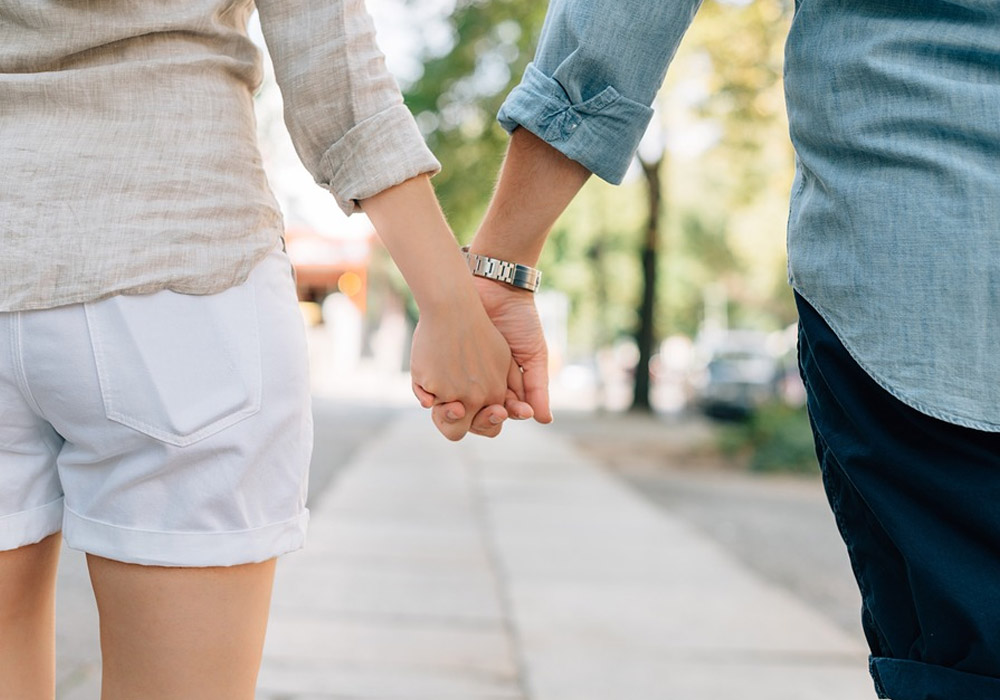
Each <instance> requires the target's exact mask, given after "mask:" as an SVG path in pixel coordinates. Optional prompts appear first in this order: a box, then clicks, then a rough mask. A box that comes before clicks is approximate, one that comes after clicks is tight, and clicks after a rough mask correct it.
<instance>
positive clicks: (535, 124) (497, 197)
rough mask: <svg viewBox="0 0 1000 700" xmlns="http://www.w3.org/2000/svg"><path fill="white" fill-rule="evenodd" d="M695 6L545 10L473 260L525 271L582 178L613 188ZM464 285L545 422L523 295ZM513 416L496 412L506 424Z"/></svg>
mask: <svg viewBox="0 0 1000 700" xmlns="http://www.w3.org/2000/svg"><path fill="white" fill-rule="evenodd" d="M700 4H701V0H671V1H670V2H649V1H648V0H552V3H551V4H550V5H549V10H548V14H547V15H546V19H545V26H544V27H543V30H542V36H541V40H540V42H539V46H538V50H537V52H536V55H535V60H534V61H533V63H531V64H530V65H529V66H528V69H527V71H526V72H525V75H524V77H523V79H522V81H521V84H520V85H519V86H518V87H516V88H515V89H514V90H513V91H512V92H511V94H510V95H509V96H508V97H507V100H506V101H505V102H504V104H503V107H501V109H500V114H499V115H498V118H499V121H500V123H501V125H502V126H503V127H504V128H505V129H507V130H508V131H509V132H511V133H512V136H511V141H510V145H509V148H508V152H507V158H506V160H505V161H504V165H503V168H502V169H501V173H500V179H499V181H498V183H497V188H496V192H495V193H494V196H493V199H492V201H491V203H490V206H489V209H488V210H487V214H486V217H485V219H484V221H483V223H482V225H481V227H480V229H479V232H478V233H477V234H476V237H475V240H474V241H473V243H472V247H471V250H472V252H474V253H479V254H481V255H488V256H490V257H494V258H499V259H501V260H507V261H510V262H516V263H521V264H524V265H530V266H534V265H535V263H536V262H537V260H538V257H539V255H540V253H541V250H542V247H543V245H544V243H545V239H546V237H547V236H548V233H549V230H550V229H551V228H552V225H553V224H554V223H555V221H556V219H557V218H558V217H559V215H560V214H562V212H563V210H564V209H565V208H566V207H567V206H568V205H569V203H570V201H572V199H573V197H574V196H575V195H576V194H577V192H579V190H580V188H581V187H583V184H584V183H585V182H586V181H587V178H588V177H589V176H590V174H591V173H594V174H596V175H598V176H599V177H601V178H603V179H605V180H607V181H609V182H612V183H615V184H617V183H619V182H621V180H622V178H623V177H624V175H625V172H626V170H627V169H628V166H629V164H630V163H631V161H632V157H633V155H634V154H635V151H636V149H637V148H638V145H639V141H640V139H641V138H642V135H643V133H644V132H645V130H646V127H647V125H648V124H649V120H650V118H651V117H652V114H653V112H652V109H651V108H650V105H651V104H652V102H653V99H654V98H655V96H656V93H657V91H658V90H659V88H660V85H661V84H662V82H663V78H664V76H665V74H666V70H667V65H668V64H669V63H670V60H671V59H672V58H673V56H674V53H675V52H676V50H677V46H678V44H680V41H681V38H682V37H683V35H684V32H685V31H686V30H687V28H688V26H689V25H690V23H691V20H692V18H693V17H694V14H695V12H697V10H698V7H699V6H700ZM475 283H476V285H477V287H478V289H479V293H480V296H481V297H482V299H483V305H484V306H485V307H486V311H487V313H488V314H489V315H490V318H491V319H492V320H493V322H494V324H495V325H496V327H497V329H498V330H499V331H500V332H501V333H502V334H503V335H504V337H505V338H506V340H507V342H508V343H509V345H510V348H511V352H512V354H513V356H514V359H515V361H516V362H517V363H518V364H519V365H520V366H521V368H522V370H523V373H524V374H523V379H524V389H525V392H526V393H525V398H526V400H527V403H528V404H529V405H530V406H531V407H532V408H533V409H534V413H535V418H536V419H537V420H539V421H540V422H543V423H547V422H549V421H551V420H552V414H551V411H550V409H549V399H548V358H547V350H546V347H545V340H544V337H543V335H542V328H541V323H540V322H539V318H538V312H537V310H536V309H535V305H534V300H533V299H532V296H531V294H530V293H529V292H525V291H523V290H519V289H515V288H513V287H510V286H507V285H504V284H503V283H497V282H493V281H490V280H484V279H481V278H476V280H475ZM522 408H523V407H521V406H519V405H518V403H517V402H508V404H507V409H508V411H509V412H510V413H511V414H512V415H515V416H516V415H518V414H519V413H522V412H523V411H522Z"/></svg>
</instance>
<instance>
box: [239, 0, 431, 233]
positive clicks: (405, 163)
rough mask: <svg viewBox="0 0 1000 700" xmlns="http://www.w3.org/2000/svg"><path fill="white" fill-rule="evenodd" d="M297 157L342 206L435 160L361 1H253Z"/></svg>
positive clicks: (350, 208) (427, 170) (349, 207)
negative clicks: (377, 41) (377, 40)
mask: <svg viewBox="0 0 1000 700" xmlns="http://www.w3.org/2000/svg"><path fill="white" fill-rule="evenodd" d="M256 2H257V9H258V11H259V12H260V23H261V29H262V30H263V33H264V39H265V41H266V42H267V47H268V52H269V53H270V54H271V59H272V61H273V63H274V72H275V77H276V78H277V81H278V87H279V88H280V89H281V94H282V98H283V99H284V103H285V123H286V124H287V126H288V131H289V133H290V134H291V136H292V142H293V143H294V144H295V150H296V151H297V152H298V154H299V158H300V159H301V160H302V162H303V164H304V165H305V166H306V168H307V169H308V170H309V172H310V173H311V174H312V176H313V178H315V180H316V182H317V183H319V184H320V185H321V186H323V187H325V188H327V189H328V190H330V192H331V193H332V194H333V195H334V197H335V198H336V199H337V203H338V204H339V205H340V207H341V208H342V209H343V210H344V211H345V212H347V213H348V214H350V213H352V212H354V211H355V209H356V208H357V202H358V201H359V200H362V199H365V198H367V197H370V196H372V195H375V194H378V193H379V192H382V191H383V190H386V189H388V188H390V187H392V186H393V185H398V184H399V183H401V182H404V181H405V180H408V179H410V178H412V177H415V176H417V175H420V174H434V173H436V172H437V171H438V170H440V168H441V166H440V164H439V163H438V161H437V159H436V158H435V157H434V155H433V154H432V153H431V152H430V150H428V148H427V146H426V144H425V143H424V140H423V137H422V136H421V134H420V130H419V129H418V128H417V125H416V122H415V121H414V119H413V115H412V114H411V113H410V111H409V110H408V109H407V108H406V106H405V105H404V104H403V98H402V95H401V94H400V91H399V86H398V85H397V84H396V81H395V80H394V79H393V77H392V76H391V75H390V74H389V72H388V70H387V69H386V66H385V60H384V57H383V55H382V53H381V52H380V51H379V49H378V47H377V45H376V43H375V27H374V24H373V23H372V20H371V17H370V16H369V15H368V12H367V11H366V10H365V5H364V1H363V0H256Z"/></svg>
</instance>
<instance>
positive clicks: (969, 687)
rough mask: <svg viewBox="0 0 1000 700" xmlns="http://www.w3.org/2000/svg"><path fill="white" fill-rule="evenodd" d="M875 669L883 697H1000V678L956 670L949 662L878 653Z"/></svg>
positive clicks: (904, 699) (913, 699) (942, 699)
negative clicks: (939, 663)
mask: <svg viewBox="0 0 1000 700" xmlns="http://www.w3.org/2000/svg"><path fill="white" fill-rule="evenodd" d="M871 672H872V678H874V679H875V687H876V688H877V690H878V693H879V697H880V698H891V699H892V700H954V699H955V698H1000V679H997V678H992V677H990V676H981V675H978V674H976V673H965V672H964V671H956V670H955V669H953V668H948V667H947V666H935V665H934V664H927V663H922V662H920V661H910V660H907V659H891V658H885V657H877V656H876V657H872V659H871Z"/></svg>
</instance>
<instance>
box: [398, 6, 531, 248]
mask: <svg viewBox="0 0 1000 700" xmlns="http://www.w3.org/2000/svg"><path fill="white" fill-rule="evenodd" d="M545 6H546V4H545V3H541V2H535V1H532V0H478V1H477V0H460V2H459V3H458V6H457V7H456V9H455V11H454V13H452V15H451V17H450V18H449V22H450V24H451V27H452V30H453V33H454V36H455V43H454V45H453V46H452V48H451V50H450V51H449V52H448V53H446V54H444V55H443V56H436V57H434V56H432V57H427V60H426V61H425V63H424V73H423V75H422V76H421V78H420V79H419V80H417V81H416V83H414V84H413V85H412V86H410V87H409V88H408V89H407V90H405V98H406V102H407V105H408V106H409V107H410V109H411V110H412V111H413V113H414V114H415V115H416V117H417V120H418V123H419V124H420V125H421V129H422V130H423V132H424V135H425V137H426V138H427V142H428V145H429V146H430V148H431V150H432V151H434V153H435V154H436V155H437V156H438V158H439V159H440V160H441V162H442V164H443V166H444V168H443V170H442V172H441V174H440V175H438V176H437V177H436V178H435V179H434V186H435V189H436V190H437V193H438V197H439V198H440V199H441V203H442V206H443V207H444V210H445V212H446V213H447V214H448V216H449V219H450V220H451V222H452V225H453V226H454V228H455V230H456V232H457V233H458V235H459V237H460V238H462V239H463V240H467V239H469V238H471V236H472V233H473V232H474V231H475V227H476V225H477V224H478V223H479V220H480V219H481V218H482V214H483V213H484V211H485V209H486V204H487V202H488V200H489V196H490V194H491V193H492V191H493V182H494V180H495V178H496V173H497V170H498V169H499V167H500V163H501V161H502V159H503V153H504V150H505V149H506V146H507V135H506V134H505V133H504V132H503V130H502V129H501V128H500V127H499V126H497V125H496V123H495V119H496V113H497V111H498V110H499V109H500V105H501V104H503V100H504V98H505V97H506V96H507V93H509V92H510V91H511V90H512V89H513V88H514V87H515V86H516V85H517V83H518V82H520V79H521V75H522V74H523V73H524V69H525V67H526V66H527V64H528V62H529V61H530V60H531V57H532V55H533V54H534V46H535V44H536V42H537V38H538V34H539V32H540V31H541V27H542V22H543V20H544V19H545Z"/></svg>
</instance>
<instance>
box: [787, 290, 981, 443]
mask: <svg viewBox="0 0 1000 700" xmlns="http://www.w3.org/2000/svg"><path fill="white" fill-rule="evenodd" d="M792 289H794V290H795V293H796V294H798V295H799V296H800V297H802V298H803V299H805V300H806V301H807V302H808V303H809V305H810V306H811V307H813V308H814V309H815V310H816V313H818V314H819V315H820V316H821V317H822V318H823V320H824V321H825V322H826V324H827V325H828V326H830V329H831V330H832V331H833V332H834V334H835V335H836V336H837V339H838V340H839V341H840V343H841V345H843V346H844V349H845V350H847V352H848V354H849V355H850V356H851V359H853V360H854V361H855V362H856V363H857V364H858V366H859V367H861V369H863V370H864V372H865V374H867V375H868V376H869V377H871V378H872V381H874V382H875V383H876V384H878V385H879V386H880V387H882V388H883V389H885V390H886V391H887V392H889V393H890V394H892V396H893V397H894V398H896V399H898V400H899V401H901V402H903V403H904V404H906V405H907V406H909V407H910V408H912V409H914V410H915V411H919V412H920V413H923V414H924V415H926V416H930V417H931V418H935V419H937V420H941V421H944V422H946V423H951V424H952V425H957V426H960V427H962V428H970V429H972V430H979V431H982V432H987V433H1000V423H991V422H989V421H984V420H982V419H978V418H970V417H968V416H963V415H959V414H957V413H952V412H950V411H948V410H946V409H943V408H939V407H935V406H929V405H927V404H926V403H924V402H922V401H918V400H916V399H914V398H912V397H910V396H907V394H906V392H904V391H901V390H900V389H898V388H897V387H895V386H893V383H892V382H890V381H889V380H888V379H886V378H885V377H883V376H882V375H881V374H879V373H878V372H876V371H875V370H874V369H872V367H871V365H870V364H869V363H867V362H866V361H865V360H864V358H863V357H862V355H861V353H859V352H858V351H857V350H856V349H855V348H854V347H853V346H852V345H851V343H850V342H849V341H848V340H847V339H846V338H845V336H844V334H843V333H841V332H840V330H839V326H838V324H836V323H835V322H834V321H833V320H832V317H831V315H830V314H828V313H827V312H826V311H825V310H824V309H823V307H822V306H821V305H819V304H817V303H816V302H814V301H813V298H812V297H811V296H810V295H809V294H806V293H804V292H803V291H802V290H801V289H800V288H799V287H798V286H796V285H794V284H793V285H792Z"/></svg>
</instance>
